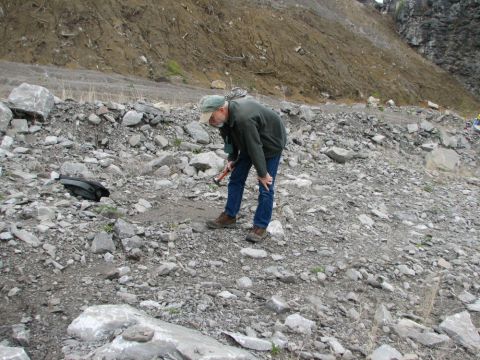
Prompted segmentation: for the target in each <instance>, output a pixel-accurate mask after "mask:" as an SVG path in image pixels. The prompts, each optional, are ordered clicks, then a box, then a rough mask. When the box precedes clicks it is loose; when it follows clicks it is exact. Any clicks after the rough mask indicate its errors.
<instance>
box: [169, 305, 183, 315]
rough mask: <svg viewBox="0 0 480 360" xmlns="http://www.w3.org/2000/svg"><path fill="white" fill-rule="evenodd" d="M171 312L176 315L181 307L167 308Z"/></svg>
mask: <svg viewBox="0 0 480 360" xmlns="http://www.w3.org/2000/svg"><path fill="white" fill-rule="evenodd" d="M166 310H167V312H168V313H169V314H172V315H175V314H180V309H179V308H175V307H172V308H168V309H166Z"/></svg>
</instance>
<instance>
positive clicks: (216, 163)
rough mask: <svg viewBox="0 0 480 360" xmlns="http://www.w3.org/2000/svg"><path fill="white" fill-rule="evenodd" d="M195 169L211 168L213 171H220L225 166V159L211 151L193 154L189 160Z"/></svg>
mask: <svg viewBox="0 0 480 360" xmlns="http://www.w3.org/2000/svg"><path fill="white" fill-rule="evenodd" d="M189 165H190V166H193V167H194V168H195V169H197V170H201V171H205V170H208V169H213V170H214V171H215V172H217V171H220V170H222V169H223V168H224V166H225V160H224V159H222V158H221V157H220V156H218V155H217V154H216V153H214V152H213V151H210V152H206V153H201V154H197V155H195V156H194V157H193V158H192V159H191V160H190V162H189Z"/></svg>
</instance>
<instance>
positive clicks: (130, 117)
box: [122, 110, 143, 126]
mask: <svg viewBox="0 0 480 360" xmlns="http://www.w3.org/2000/svg"><path fill="white" fill-rule="evenodd" d="M142 118H143V113H141V112H140V113H139V112H137V111H135V110H130V111H127V112H126V113H125V115H124V116H123V120H122V125H124V126H135V125H138V124H140V123H141V122H142Z"/></svg>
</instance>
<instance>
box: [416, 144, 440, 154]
mask: <svg viewBox="0 0 480 360" xmlns="http://www.w3.org/2000/svg"><path fill="white" fill-rule="evenodd" d="M437 147H438V144H436V143H425V144H422V145H420V148H421V149H422V150H425V151H428V152H430V151H433V150H435V149H436V148H437Z"/></svg>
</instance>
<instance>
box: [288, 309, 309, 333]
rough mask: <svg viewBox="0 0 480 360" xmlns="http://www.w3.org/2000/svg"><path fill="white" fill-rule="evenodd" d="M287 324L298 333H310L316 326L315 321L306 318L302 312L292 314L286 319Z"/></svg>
mask: <svg viewBox="0 0 480 360" xmlns="http://www.w3.org/2000/svg"><path fill="white" fill-rule="evenodd" d="M285 326H288V327H289V328H290V329H291V330H293V331H295V332H297V333H300V334H308V335H310V334H311V333H312V329H313V327H314V326H315V321H312V320H309V319H306V318H304V317H303V316H301V315H300V314H292V315H289V316H287V318H286V319H285Z"/></svg>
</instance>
